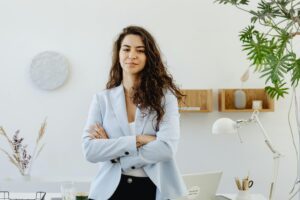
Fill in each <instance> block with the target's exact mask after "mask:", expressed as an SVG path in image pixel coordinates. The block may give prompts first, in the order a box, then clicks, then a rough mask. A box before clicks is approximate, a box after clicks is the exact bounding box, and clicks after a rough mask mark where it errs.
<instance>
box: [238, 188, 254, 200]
mask: <svg viewBox="0 0 300 200" xmlns="http://www.w3.org/2000/svg"><path fill="white" fill-rule="evenodd" d="M235 200H252V199H251V194H250V192H249V190H239V192H238V194H237V195H236V198H235Z"/></svg>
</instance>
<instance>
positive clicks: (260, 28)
mask: <svg viewBox="0 0 300 200" xmlns="http://www.w3.org/2000/svg"><path fill="white" fill-rule="evenodd" d="M215 2H217V3H219V4H229V5H232V6H235V7H236V8H238V9H240V10H241V11H243V12H247V13H248V14H249V15H250V21H249V24H248V25H247V26H246V27H245V28H244V29H242V31H241V32H240V35H239V39H240V41H241V43H242V47H243V49H242V50H243V51H245V52H246V54H247V58H248V60H249V61H250V63H251V64H250V67H252V68H253V69H254V71H255V72H257V73H259V74H260V78H262V79H264V80H265V85H266V86H265V90H266V92H267V93H268V94H269V95H270V96H271V97H272V98H276V99H279V98H284V97H285V95H287V94H288V93H289V91H293V100H294V101H295V105H296V106H295V112H296V122H297V125H298V126H297V128H298V135H299V136H300V119H299V118H298V113H300V107H298V106H297V105H299V104H298V101H299V96H298V95H297V94H296V90H295V89H296V88H297V86H298V84H299V79H300V58H299V55H297V52H296V48H294V47H295V44H294V43H296V42H297V41H296V40H295V39H296V38H297V37H299V36H300V0H257V1H251V2H250V0H215ZM298 42H299V40H298ZM297 50H298V51H299V44H298V49H297ZM299 147H300V139H299ZM295 151H296V154H297V155H298V156H299V153H298V151H297V148H295ZM297 160H298V161H297V163H298V164H297V165H298V174H297V179H296V181H295V184H294V187H293V189H292V191H291V193H290V194H291V197H290V199H292V198H293V197H294V196H295V195H296V194H297V193H298V192H299V190H300V186H299V185H300V184H299V183H300V179H299V178H300V165H299V158H298V159H297ZM296 186H298V189H297V190H295V188H296Z"/></svg>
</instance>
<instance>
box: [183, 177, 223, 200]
mask: <svg viewBox="0 0 300 200" xmlns="http://www.w3.org/2000/svg"><path fill="white" fill-rule="evenodd" d="M221 176H222V172H221V171H214V172H203V173H197V174H187V175H184V176H183V180H184V182H185V184H186V187H187V189H188V195H187V196H186V197H182V198H179V199H178V200H214V199H215V195H216V191H217V189H218V186H219V183H220V180H221Z"/></svg>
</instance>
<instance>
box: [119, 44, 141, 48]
mask: <svg viewBox="0 0 300 200" xmlns="http://www.w3.org/2000/svg"><path fill="white" fill-rule="evenodd" d="M122 47H131V46H130V45H127V44H123V45H122ZM135 48H145V46H136V47H135Z"/></svg>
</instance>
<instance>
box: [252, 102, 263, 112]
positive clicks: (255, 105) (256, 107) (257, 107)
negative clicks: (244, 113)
mask: <svg viewBox="0 0 300 200" xmlns="http://www.w3.org/2000/svg"><path fill="white" fill-rule="evenodd" d="M252 109H253V110H261V109H262V100H253V101H252Z"/></svg>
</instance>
